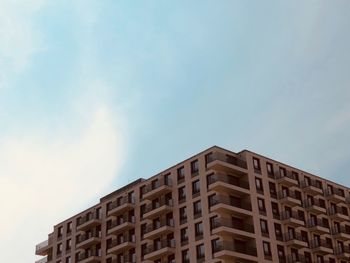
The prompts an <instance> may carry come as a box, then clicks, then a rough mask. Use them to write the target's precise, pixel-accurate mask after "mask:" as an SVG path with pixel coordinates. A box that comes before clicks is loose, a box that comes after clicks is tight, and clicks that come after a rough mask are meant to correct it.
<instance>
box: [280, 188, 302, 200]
mask: <svg viewBox="0 0 350 263" xmlns="http://www.w3.org/2000/svg"><path fill="white" fill-rule="evenodd" d="M277 197H278V199H283V198H286V197H291V198H293V199H296V200H299V198H297V196H296V195H295V192H294V191H292V190H289V191H283V190H282V191H279V192H278V193H277Z"/></svg>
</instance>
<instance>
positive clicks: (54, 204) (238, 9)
mask: <svg viewBox="0 0 350 263" xmlns="http://www.w3.org/2000/svg"><path fill="white" fill-rule="evenodd" d="M349 11H350V2H349V1H346V0H344V1H340V0H338V1H311V0H310V1H278V2H276V1H231V0H230V1H224V0H222V1H204V0H201V1H191V2H189V1H175V2H171V3H170V2H166V1H108V0H106V1H91V0H86V1H82V0H81V1H65V0H63V1H44V0H20V1H11V0H1V1H0V32H1V34H0V127H1V129H0V190H1V191H0V192H1V193H0V199H1V200H3V201H0V208H1V211H2V212H4V213H3V214H5V216H2V218H1V219H0V231H1V232H2V233H3V234H2V235H1V237H0V245H1V247H3V248H4V247H6V249H5V254H4V255H3V259H5V261H6V262H14V263H17V262H18V263H22V262H30V261H32V262H34V260H35V258H36V257H35V256H34V255H33V250H34V246H35V244H36V243H39V242H40V241H43V240H44V239H45V238H46V234H47V233H49V232H50V231H51V229H52V226H53V225H54V224H56V223H58V222H59V221H61V220H63V219H65V218H66V217H68V216H70V215H72V214H73V213H76V212H78V211H79V210H80V209H82V208H86V207H87V206H89V205H92V204H94V203H95V202H97V201H98V198H99V197H100V196H102V195H104V194H107V193H109V192H110V191H113V190H114V189H116V188H118V187H120V186H122V185H124V184H126V183H128V182H130V181H132V180H134V179H137V178H139V177H145V178H147V177H149V176H151V175H153V174H155V173H157V172H159V171H161V170H163V169H165V168H167V167H169V166H171V165H172V164H174V163H177V162H179V161H181V160H183V159H185V158H187V157H188V156H190V155H192V154H195V153H197V152H199V151H201V150H203V149H205V148H207V147H210V146H212V145H214V144H216V145H219V146H222V147H226V148H229V149H231V150H234V151H240V150H242V149H245V148H246V149H249V150H252V151H256V152H258V153H261V154H264V155H267V156H270V157H272V158H275V159H278V160H281V161H284V162H286V163H289V164H291V165H294V166H297V167H300V168H303V169H305V170H307V171H309V172H312V173H315V174H318V175H320V176H323V177H326V178H329V179H331V180H334V181H336V182H339V183H343V184H346V185H348V186H349V185H350V181H349V180H350V179H349V176H348V171H349V169H350V147H349V144H350V143H349V142H350V135H349V134H350V103H349V101H350V74H349V66H350V52H349V46H350V33H349V28H350V19H349V17H348V14H349ZM96 179H98V181H99V183H95V181H96ZM82 181H83V183H82ZM76 189H80V191H75V190H76ZM86 189H88V191H87V190H86ZM57 193H60V194H61V193H64V196H65V197H64V198H60V199H58V198H57ZM9 198H11V199H12V202H11V205H9V204H7V203H5V202H4V200H8V199H9ZM18 207H23V209H18ZM14 217H15V218H16V219H15V220H14V219H13V218H14ZM28 226H29V229H28ZM23 231H24V232H23ZM14 233H22V236H24V237H23V238H21V240H18V236H17V235H13V234H14ZM23 233H24V234H23ZM13 244H16V246H13ZM18 247H20V248H22V249H23V253H21V255H18V253H16V252H15V251H17V249H18ZM15 249H16V250H15Z"/></svg>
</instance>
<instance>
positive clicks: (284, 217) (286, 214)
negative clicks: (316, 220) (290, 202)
mask: <svg viewBox="0 0 350 263" xmlns="http://www.w3.org/2000/svg"><path fill="white" fill-rule="evenodd" d="M290 218H293V219H297V220H301V221H305V218H304V217H302V216H301V215H299V214H298V213H297V212H295V211H291V212H289V211H282V213H281V216H280V219H281V220H287V219H290Z"/></svg>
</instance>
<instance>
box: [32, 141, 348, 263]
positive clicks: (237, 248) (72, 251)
mask: <svg viewBox="0 0 350 263" xmlns="http://www.w3.org/2000/svg"><path fill="white" fill-rule="evenodd" d="M349 206H350V189H349V188H347V187H345V186H342V185H339V184H336V183H334V182H331V181H329V180H326V179H323V178H320V177H318V176H315V175H312V174H309V173H307V172H305V171H301V170H299V169H297V168H294V167H291V166H288V165H286V164H284V163H281V162H278V161H275V160H272V159H269V158H267V157H264V156H261V155H259V154H256V153H253V152H250V151H247V150H243V151H241V152H238V153H234V152H231V151H228V150H225V149H222V148H220V147H217V146H213V147H211V148H209V149H207V150H205V151H203V152H201V153H199V154H197V155H195V156H193V157H191V158H189V159H187V160H185V161H183V162H181V163H178V164H176V165H174V166H173V167H170V168H169V169H167V170H165V171H163V172H161V173H159V174H157V175H155V176H153V177H151V178H149V179H147V180H145V179H138V180H136V181H134V182H133V183H131V184H129V185H126V186H125V187H123V188H121V189H118V190H116V191H114V192H113V193H111V194H109V195H107V196H104V197H102V198H101V199H100V202H99V203H98V204H96V205H95V206H93V207H90V208H88V209H87V210H85V211H83V212H81V213H79V214H77V215H75V216H73V217H71V218H69V219H67V220H65V221H63V222H61V223H59V224H57V225H56V226H54V229H53V232H52V233H50V234H49V235H48V238H47V240H46V241H44V242H42V243H40V244H38V245H37V246H36V254H37V255H41V256H44V257H43V258H42V259H40V260H38V261H37V263H46V262H49V263H88V262H101V263H124V262H129V263H134V262H135V263H141V262H142V263H174V262H176V263H189V262H191V263H192V262H209V263H219V262H220V263H224V262H225V263H227V262H242V263H249V262H281V263H293V262H316V263H336V262H337V263H346V262H350V218H349V208H350V207H349Z"/></svg>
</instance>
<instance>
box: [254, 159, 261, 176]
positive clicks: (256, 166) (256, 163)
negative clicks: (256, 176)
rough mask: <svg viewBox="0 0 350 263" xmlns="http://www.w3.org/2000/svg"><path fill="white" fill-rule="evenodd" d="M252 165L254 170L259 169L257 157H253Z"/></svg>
mask: <svg viewBox="0 0 350 263" xmlns="http://www.w3.org/2000/svg"><path fill="white" fill-rule="evenodd" d="M253 166H254V170H255V171H256V172H257V171H260V160H259V159H258V158H254V157H253Z"/></svg>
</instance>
